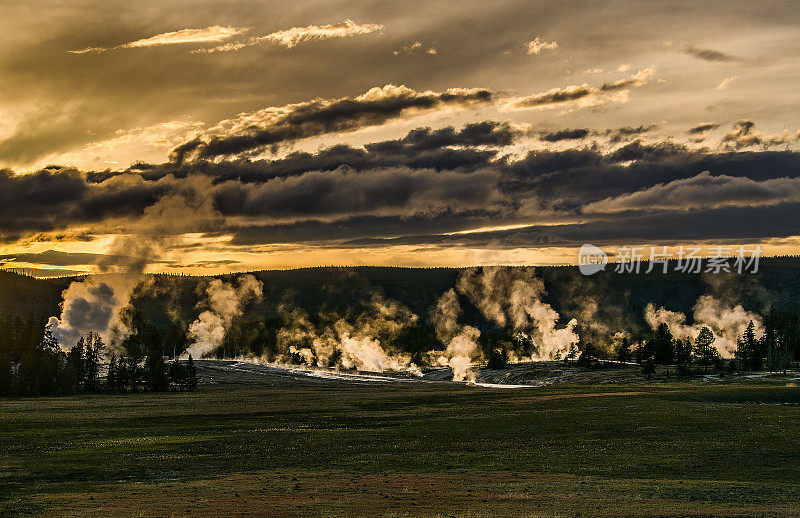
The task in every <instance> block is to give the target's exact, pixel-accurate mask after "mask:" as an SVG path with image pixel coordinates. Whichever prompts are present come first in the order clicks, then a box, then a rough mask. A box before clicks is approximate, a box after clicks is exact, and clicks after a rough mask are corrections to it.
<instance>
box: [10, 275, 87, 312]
mask: <svg viewBox="0 0 800 518" xmlns="http://www.w3.org/2000/svg"><path fill="white" fill-rule="evenodd" d="M72 280H73V279H72V278H60V279H35V278H33V277H28V276H26V275H18V274H16V273H12V272H8V271H4V270H0V317H16V316H19V317H23V318H25V317H27V316H29V315H33V316H35V317H37V318H47V317H49V316H51V315H57V314H58V305H59V303H60V302H61V292H62V291H64V289H65V288H66V287H67V286H69V284H70V282H72Z"/></svg>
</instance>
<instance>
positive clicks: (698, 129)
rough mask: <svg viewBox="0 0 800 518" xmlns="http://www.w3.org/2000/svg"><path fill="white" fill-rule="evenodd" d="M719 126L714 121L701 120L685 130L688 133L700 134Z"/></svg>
mask: <svg viewBox="0 0 800 518" xmlns="http://www.w3.org/2000/svg"><path fill="white" fill-rule="evenodd" d="M717 128H719V124H718V123H716V122H703V123H701V124H698V125H697V126H693V127H691V128H689V129H688V130H686V133H688V134H689V135H700V134H702V133H706V132H709V131H712V130H715V129H717Z"/></svg>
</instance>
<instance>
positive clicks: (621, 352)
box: [617, 336, 631, 363]
mask: <svg viewBox="0 0 800 518" xmlns="http://www.w3.org/2000/svg"><path fill="white" fill-rule="evenodd" d="M617 359H618V360H619V361H621V362H625V363H627V362H629V361H630V359H631V342H630V340H628V337H627V336H625V337H623V338H622V342H621V343H620V344H619V349H617Z"/></svg>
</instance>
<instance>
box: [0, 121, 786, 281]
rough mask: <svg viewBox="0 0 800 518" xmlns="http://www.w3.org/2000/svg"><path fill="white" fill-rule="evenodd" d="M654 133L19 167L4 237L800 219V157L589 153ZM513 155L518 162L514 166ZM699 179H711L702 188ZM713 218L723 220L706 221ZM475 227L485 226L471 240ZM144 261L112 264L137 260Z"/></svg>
mask: <svg viewBox="0 0 800 518" xmlns="http://www.w3.org/2000/svg"><path fill="white" fill-rule="evenodd" d="M745 122H747V121H742V123H741V124H740V126H741V131H740V132H741V133H742V134H744V136H747V135H748V134H752V133H753V132H754V131H755V130H754V129H753V127H752V126H751V125H750V124H748V123H745ZM707 124H715V123H707ZM737 127H738V126H737ZM647 130H649V126H642V127H638V126H631V127H623V128H616V129H614V128H611V129H608V130H590V129H581V128H577V129H562V130H560V131H552V132H537V133H536V135H537V136H539V138H540V139H542V140H545V139H550V140H545V142H547V141H554V142H560V141H570V140H572V141H575V147H569V148H566V149H558V150H554V149H533V150H531V151H529V152H528V153H527V154H525V155H523V156H520V155H519V148H518V146H519V145H520V143H521V141H522V139H523V137H525V136H527V135H530V134H531V130H530V128H529V127H528V126H526V125H519V124H515V123H512V122H500V121H484V122H479V123H472V124H467V125H465V126H462V127H461V128H453V127H442V128H417V129H414V130H412V131H410V132H408V133H407V134H406V135H405V136H403V137H401V138H397V139H392V140H385V141H380V142H373V143H369V144H366V145H364V146H361V147H353V146H348V145H342V144H340V145H335V146H332V147H329V148H325V149H321V150H319V151H316V152H299V151H297V152H293V153H290V154H288V155H286V156H284V157H281V158H277V159H258V160H247V159H242V158H240V156H239V155H234V159H232V160H226V159H224V158H222V159H220V160H215V161H206V160H200V161H192V162H185V163H178V162H171V163H164V164H157V165H148V164H137V165H136V166H135V167H132V168H129V169H127V170H124V171H113V170H105V171H96V172H93V171H80V170H77V169H73V168H63V167H51V168H48V169H45V170H41V171H37V172H34V173H31V174H25V175H15V174H13V173H12V172H11V171H8V170H5V171H2V172H1V173H0V241H4V242H9V241H14V240H18V239H25V240H26V242H31V243H33V242H47V241H54V240H57V239H58V237H57V236H60V235H65V236H66V235H69V236H89V237H91V236H92V235H97V234H108V233H129V234H130V235H131V238H132V239H133V241H136V240H137V239H139V238H140V237H141V236H145V235H163V236H166V237H168V236H184V238H185V234H186V233H191V234H192V235H196V234H198V233H206V234H205V237H204V238H203V239H212V240H214V242H215V245H214V246H215V247H218V248H214V250H230V248H227V247H228V246H258V245H260V244H264V243H267V244H275V243H283V244H287V243H288V245H287V246H305V245H301V244H302V243H307V244H308V246H325V247H331V246H340V247H347V248H349V249H353V248H357V247H377V246H385V245H387V243H388V244H390V245H398V246H399V245H403V246H406V245H408V246H417V245H424V244H432V245H436V246H438V245H440V244H442V245H443V246H444V245H448V246H449V245H454V246H455V245H458V246H461V245H465V246H466V245H469V246H481V245H484V246H489V245H490V244H491V246H495V245H496V247H500V248H504V247H530V246H554V245H561V244H564V243H572V242H573V241H572V240H575V239H579V238H580V239H592V238H591V232H590V231H596V232H598V233H597V236H598V239H599V237H601V236H602V237H604V238H606V239H609V240H618V241H625V240H627V239H629V238H634V237H637V238H642V239H644V237H643V236H651V237H653V236H657V237H659V238H662V239H663V238H664V236H671V237H669V239H676V237H675V236H678V235H680V236H687V235H692V236H700V237H702V238H704V239H712V238H719V239H720V240H722V239H727V238H731V236H742V235H745V234H747V235H750V234H752V233H753V232H756V230H757V228H756V227H757V222H756V221H751V219H753V218H755V217H756V215H758V214H761V216H764V215H766V214H767V213H769V214H773V213H774V214H773V216H774V217H776V218H789V217H790V216H791V215H792V214H795V212H798V210H797V208H798V207H800V200H797V199H796V198H795V197H794V196H795V195H794V192H795V191H794V190H793V189H795V188H796V185H795V184H796V181H795V180H794V179H793V178H792V177H794V176H795V171H797V170H798V167H800V154H798V153H796V152H790V151H781V152H774V151H754V152H747V153H738V152H735V151H728V150H725V148H720V149H718V150H716V151H712V150H710V149H692V148H690V147H687V146H685V145H682V144H680V143H677V142H674V141H671V140H664V141H655V142H650V143H645V142H643V141H641V140H635V141H633V142H630V143H627V144H625V145H622V146H615V145H612V144H611V143H610V142H606V143H604V142H603V141H602V140H600V139H598V140H599V143H598V142H594V143H592V144H591V145H586V142H585V141H581V138H579V137H581V135H585V137H583V138H586V137H588V136H592V135H596V136H600V137H604V136H613V135H616V134H617V133H620V134H622V133H625V134H630V135H637V134H639V133H641V132H644V131H647ZM567 137H576V138H574V139H573V138H567ZM790 137H791V138H794V134H791V135H788V134H787V137H786V138H790ZM760 138H761V139H762V140H764V141H767V140H771V139H773V138H775V137H760ZM729 144H730V143H729ZM510 146H514V147H511V148H509V147H510ZM550 147H555V146H550ZM559 147H561V146H559ZM510 149H513V150H515V151H516V153H514V154H507V151H509V150H510ZM732 149H733V148H732ZM523 152H524V151H523ZM699 171H710V174H709V175H706V177H703V176H701V177H699V178H698V172H699ZM174 200H182V202H181V203H180V204H177V205H176V204H174V203H172V201H174ZM793 207H794V208H793ZM709 211H711V212H709ZM759 211H760V212H759ZM781 211H782V212H781ZM793 211H794V212H793ZM701 213H702V214H706V215H709V214H710V215H711V216H713V218H714V219H711V220H709V221H701V220H700V216H699V214H701ZM687 214H690V215H687ZM748 214H750V216H748ZM145 215H147V216H148V217H147V218H146V220H147V221H148V222H150V223H148V224H147V225H145V224H144V223H143V221H144V220H143V216H145ZM711 216H709V217H711ZM761 216H758V217H761ZM792 217H794V216H792ZM725 218H728V219H729V221H726V220H725ZM601 220H602V221H601ZM760 221H761V224H760V228H761V236H762V237H769V236H782V235H784V234H785V233H786V232H789V231H790V230H791V228H790V227H791V225H790V223H789V222H790V221H791V220H790V219H786V220H785V221H786V223H785V224H783V223H782V224H781V225H777V226H776V227H775V228H774V229H773V228H769V229H765V228H764V225H763V221H765V219H763V218H762V219H761V220H760ZM154 222H159V223H158V225H154ZM640 224H641V225H645V226H643V227H641V228H640V226H639V225H640ZM685 225H689V226H685ZM520 227H526V228H520ZM474 229H484V230H481V231H476V232H472V233H470V234H469V235H466V234H458V233H459V232H460V231H464V230H474ZM670 231H671V232H672V234H670ZM703 232H705V234H703ZM795 233H796V229H795ZM445 234H448V236H445V237H443V235H445ZM166 237H165V239H163V240H161V241H159V243H164V246H162V248H163V249H165V250H172V248H171V247H173V246H176V245H174V243H176V242H178V241H180V240H178V239H171V240H170V239H167V238H166ZM229 238H230V239H232V241H231V242H230V243H229V244H228V243H225V241H224V240H225V239H229ZM71 239H75V238H71ZM191 239H196V238H194V237H192V238H191ZM387 239H391V241H387ZM126 243H127V242H126ZM223 243H225V244H223ZM160 246H161V245H160ZM130 250H133V248H131V249H128V250H126V249H125V248H120V249H119V251H118V252H114V251H111V250H110V251H109V253H114V254H117V255H126V253H127V255H129V256H131V257H133V259H134V260H136V259H137V257H139V256H138V255H136V254H135V253H134V252H135V250H134V251H133V252H131V251H130ZM209 253H210V252H209ZM175 254H176V257H177V256H179V255H180V254H178V252H175ZM180 257H182V255H180ZM30 259H34V258H33V257H31V258H30ZM50 259H52V260H57V259H58V258H50ZM166 259H170V260H171V261H172V262H170V263H169V264H171V265H173V266H174V265H176V264H179V263H175V262H174V260H172V259H171V258H169V257H167V258H166ZM205 259H207V258H206V257H200V258H198V257H192V258H190V259H188V260H187V262H188V263H192V264H194V263H198V264H199V261H203V260H205ZM220 259H228V258H227V257H222V258H220ZM232 259H241V257H234V258H232ZM59 260H60V259H59ZM69 260H72V259H69ZM116 262H120V261H116ZM32 264H33V263H32ZM42 264H44V263H42ZM163 264H167V263H166V262H165V263H163Z"/></svg>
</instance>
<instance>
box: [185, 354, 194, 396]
mask: <svg viewBox="0 0 800 518" xmlns="http://www.w3.org/2000/svg"><path fill="white" fill-rule="evenodd" d="M186 379H187V386H188V388H189V390H195V389H197V368H196V367H195V366H194V360H193V359H192V355H191V354H190V355H189V361H187V362H186Z"/></svg>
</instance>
